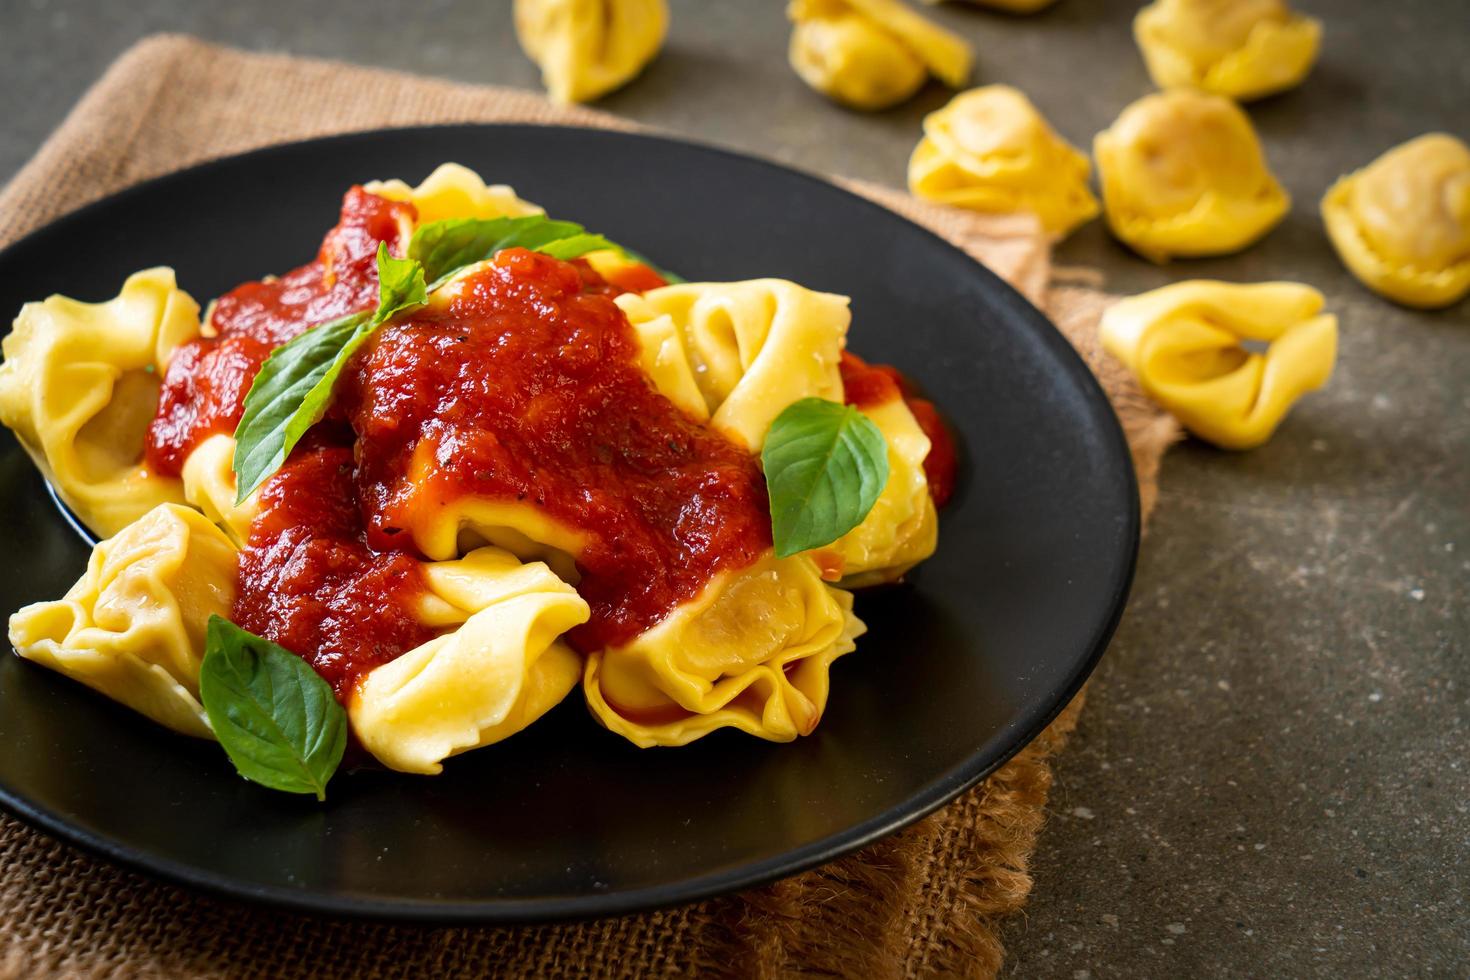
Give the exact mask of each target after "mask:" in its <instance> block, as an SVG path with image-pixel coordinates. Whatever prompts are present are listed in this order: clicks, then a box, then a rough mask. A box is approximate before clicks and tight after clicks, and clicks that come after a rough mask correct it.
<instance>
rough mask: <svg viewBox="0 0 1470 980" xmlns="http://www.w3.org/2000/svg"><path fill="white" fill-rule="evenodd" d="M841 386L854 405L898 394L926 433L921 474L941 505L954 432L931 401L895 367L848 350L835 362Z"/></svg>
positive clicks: (951, 469)
mask: <svg viewBox="0 0 1470 980" xmlns="http://www.w3.org/2000/svg"><path fill="white" fill-rule="evenodd" d="M839 369H840V370H841V372H842V389H843V393H844V395H845V397H846V399H847V403H848V404H849V405H852V406H853V407H855V408H867V407H869V406H872V405H882V404H884V403H886V402H890V401H893V400H894V399H895V398H902V399H903V400H904V402H905V404H907V405H908V407H909V411H910V412H912V413H913V414H914V421H916V422H918V423H919V428H920V429H922V430H923V432H924V435H926V436H928V437H929V455H928V456H925V457H924V477H925V479H926V480H927V481H928V483H929V496H930V497H932V498H933V499H934V506H936V507H943V506H944V505H945V504H947V503H948V502H949V498H950V497H951V496H953V495H954V484H955V475H956V472H957V470H958V469H959V460H958V456H957V454H956V452H955V442H954V436H953V435H951V434H950V431H949V425H948V424H947V423H946V422H945V421H944V417H943V416H942V415H940V414H939V409H938V408H936V407H935V406H934V403H933V402H931V401H929V400H928V399H925V398H920V397H919V395H918V392H917V390H916V389H915V388H914V385H913V383H912V382H910V381H909V379H908V378H906V377H904V376H903V374H902V373H901V372H900V371H899V370H898V369H897V368H895V367H890V366H889V365H887V364H869V363H868V362H867V361H865V360H863V359H862V358H861V357H858V356H857V355H856V354H853V353H851V352H850V351H843V352H842V362H841V363H840V364H839Z"/></svg>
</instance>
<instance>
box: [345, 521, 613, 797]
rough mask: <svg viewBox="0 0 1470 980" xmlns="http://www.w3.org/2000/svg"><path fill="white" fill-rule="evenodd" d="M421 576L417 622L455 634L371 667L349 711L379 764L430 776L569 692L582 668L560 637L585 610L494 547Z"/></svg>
mask: <svg viewBox="0 0 1470 980" xmlns="http://www.w3.org/2000/svg"><path fill="white" fill-rule="evenodd" d="M423 569H424V579H425V582H426V584H427V585H428V587H429V595H428V596H426V597H425V601H424V604H423V609H422V610H421V612H420V615H421V617H422V619H423V621H424V622H426V623H428V624H431V625H434V626H440V627H447V626H457V628H455V629H454V630H453V632H450V633H446V634H445V635H443V636H439V637H436V638H435V639H432V640H430V641H429V642H427V643H424V644H423V645H421V646H418V647H415V648H414V649H412V650H409V651H407V652H406V653H404V654H403V655H402V656H400V657H398V658H396V659H394V660H392V661H389V662H388V663H386V664H383V665H382V666H380V667H375V668H374V669H373V670H372V671H371V672H369V673H368V675H367V676H366V677H365V678H363V680H362V681H361V682H360V683H359V684H358V686H357V689H356V690H355V691H354V692H353V693H352V695H351V697H350V699H349V701H348V704H347V712H348V716H349V717H350V718H351V720H352V728H353V731H354V732H355V733H356V735H357V737H358V739H359V740H361V742H362V744H363V746H364V747H365V748H366V749H367V750H368V751H369V752H371V753H372V754H373V756H374V757H375V758H377V760H378V761H379V762H381V763H383V764H384V765H386V766H388V767H389V768H390V769H397V770H399V771H400V772H417V773H437V772H439V771H440V770H441V769H442V768H443V767H442V765H441V763H442V762H443V760H444V759H445V758H447V757H449V756H452V755H457V754H459V753H460V752H465V751H468V750H469V749H474V748H479V747H480V746H483V745H490V744H491V743H494V742H498V741H500V740H502V739H505V738H508V737H509V736H511V735H513V734H515V733H516V732H518V731H520V730H521V729H523V728H525V727H526V726H527V725H529V724H531V722H533V721H535V720H536V719H537V718H539V717H541V716H542V715H543V714H545V713H546V712H547V711H549V710H550V709H551V708H552V707H554V706H555V705H556V704H557V703H558V702H559V701H561V699H562V698H564V697H566V695H567V692H569V691H570V690H571V689H572V688H574V687H576V685H577V680H578V678H579V677H580V676H581V672H582V661H581V659H580V658H579V657H578V656H577V654H576V653H574V652H573V651H572V649H571V648H570V647H568V646H567V645H566V644H565V643H563V642H562V641H561V640H560V636H561V634H562V633H564V632H566V631H567V630H569V629H571V628H572V627H574V626H577V625H579V624H581V623H585V622H586V621H587V618H588V616H589V615H590V611H589V609H588V607H587V603H586V602H585V601H583V599H582V597H581V596H579V595H578V594H577V592H576V590H575V589H573V588H572V587H571V586H570V585H567V584H566V583H565V582H563V581H562V580H561V579H559V578H557V577H556V576H555V575H553V574H552V573H551V570H550V569H548V568H547V567H546V566H545V565H544V564H541V563H540V562H535V563H532V564H527V565H523V564H521V563H520V561H518V560H517V559H516V558H515V557H514V556H512V555H510V554H509V553H507V552H505V551H501V550H500V549H498V548H488V547H487V548H479V549H477V550H475V551H472V552H470V553H469V554H468V555H466V556H465V557H463V558H461V559H458V560H456V561H447V562H436V563H431V564H426V565H424V566H423Z"/></svg>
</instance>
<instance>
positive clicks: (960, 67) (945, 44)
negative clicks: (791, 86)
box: [787, 0, 974, 109]
mask: <svg viewBox="0 0 1470 980" xmlns="http://www.w3.org/2000/svg"><path fill="white" fill-rule="evenodd" d="M787 16H789V17H790V18H791V21H792V23H793V25H794V27H793V28H792V31H791V46H790V53H789V57H790V60H791V67H792V68H793V69H795V71H796V74H797V75H799V76H800V77H801V79H802V81H804V82H806V83H807V84H808V85H810V86H811V87H812V88H814V89H816V90H817V91H818V92H821V93H822V94H823V95H826V96H828V97H830V98H832V99H835V100H836V101H838V102H841V103H843V104H845V105H849V106H852V107H853V108H855V109H884V108H887V107H888V106H892V105H897V104H898V103H899V102H902V101H903V100H905V99H907V98H908V97H909V96H911V95H913V94H914V93H915V92H917V91H918V90H919V88H920V86H922V85H923V84H924V80H925V79H926V78H928V76H929V75H931V74H932V75H934V76H935V77H936V78H938V79H939V80H940V81H942V82H944V83H945V84H946V85H950V86H952V87H954V88H958V87H960V86H961V85H963V84H965V81H966V80H967V79H968V78H969V77H970V66H971V63H972V61H973V60H974V55H973V54H972V52H971V51H970V46H969V45H968V44H967V43H966V42H965V41H964V39H963V38H960V37H958V36H957V35H955V34H952V33H950V32H949V31H947V30H945V29H943V28H942V27H939V26H938V25H936V24H933V23H930V22H929V21H928V20H926V19H925V18H923V17H922V16H920V15H919V14H918V13H916V12H915V11H913V10H911V9H909V8H908V7H906V6H905V5H904V4H902V3H900V2H898V0H793V2H792V3H791V4H790V5H789V6H788V7H787Z"/></svg>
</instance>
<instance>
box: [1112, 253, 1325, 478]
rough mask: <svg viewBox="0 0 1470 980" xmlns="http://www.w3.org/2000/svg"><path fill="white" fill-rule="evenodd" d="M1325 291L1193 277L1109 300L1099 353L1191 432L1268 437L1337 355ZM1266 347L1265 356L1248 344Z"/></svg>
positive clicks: (1244, 439) (1250, 439) (1319, 382)
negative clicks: (1105, 354) (1113, 359)
mask: <svg viewBox="0 0 1470 980" xmlns="http://www.w3.org/2000/svg"><path fill="white" fill-rule="evenodd" d="M1322 307H1323V299H1322V294H1321V293H1319V292H1317V290H1315V289H1312V288H1311V287H1310V286H1303V285H1299V284H1297V283H1291V282H1268V283H1259V284H1255V285H1240V284H1235V283H1224V282H1210V281H1206V280H1194V281H1190V282H1180V283H1175V284H1173V285H1171V286H1165V287H1164V288H1162V289H1156V290H1154V291H1152V292H1148V293H1143V294H1142V295H1139V296H1133V297H1130V298H1128V299H1125V300H1121V301H1119V302H1118V303H1115V304H1114V305H1113V306H1112V307H1110V308H1109V309H1108V311H1107V312H1106V313H1104V314H1103V318H1102V322H1101V325H1100V327H1099V331H1100V336H1101V339H1102V344H1103V347H1104V348H1105V349H1106V350H1107V351H1108V352H1109V353H1111V354H1112V355H1113V356H1114V357H1116V358H1118V359H1119V360H1120V361H1122V362H1123V363H1124V364H1125V365H1126V366H1127V367H1128V368H1129V370H1131V371H1132V372H1133V373H1134V374H1135V375H1136V376H1137V378H1138V383H1139V386H1140V387H1141V388H1143V390H1144V392H1145V393H1146V394H1148V396H1149V397H1151V398H1153V399H1154V400H1155V401H1157V402H1158V403H1159V404H1161V405H1163V406H1164V407H1165V408H1167V409H1168V410H1169V411H1170V412H1172V413H1173V414H1174V416H1175V417H1176V418H1178V419H1179V421H1180V422H1182V423H1183V424H1184V427H1185V428H1187V429H1188V430H1189V431H1190V432H1192V433H1194V434H1195V435H1197V436H1199V437H1200V438H1201V439H1204V440H1206V441H1208V442H1212V443H1214V444H1215V445H1217V446H1220V447H1222V448H1225V449H1249V448H1251V447H1253V446H1258V445H1260V444H1261V443H1263V442H1265V441H1266V440H1267V439H1269V438H1271V434H1272V433H1273V432H1275V431H1276V427H1277V426H1278V425H1280V423H1281V420H1282V419H1283V418H1285V417H1286V413H1287V411H1289V410H1290V408H1291V406H1292V405H1293V404H1295V403H1296V401H1297V399H1298V398H1300V397H1301V396H1302V395H1304V394H1305V393H1307V392H1309V391H1313V390H1315V389H1317V388H1320V387H1322V386H1323V385H1324V384H1326V383H1327V379H1328V378H1329V377H1331V375H1332V365H1333V362H1334V361H1335V360H1336V358H1337V318H1336V317H1335V316H1333V315H1332V314H1330V313H1324V312H1322ZM1251 342H1256V343H1266V344H1269V346H1268V347H1267V348H1266V350H1265V352H1264V353H1259V352H1256V351H1253V350H1250V349H1248V348H1247V347H1246V344H1247V343H1251Z"/></svg>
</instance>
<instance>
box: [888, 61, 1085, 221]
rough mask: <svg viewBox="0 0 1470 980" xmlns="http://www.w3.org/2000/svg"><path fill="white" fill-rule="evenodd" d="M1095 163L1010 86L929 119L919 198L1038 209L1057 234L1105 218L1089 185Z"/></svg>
mask: <svg viewBox="0 0 1470 980" xmlns="http://www.w3.org/2000/svg"><path fill="white" fill-rule="evenodd" d="M1091 171H1092V167H1091V165H1090V164H1089V163H1088V161H1087V157H1086V156H1085V155H1084V154H1082V153H1081V152H1080V151H1078V150H1077V149H1076V148H1074V147H1072V146H1070V145H1069V144H1068V143H1066V141H1064V140H1063V139H1062V138H1061V137H1060V136H1058V135H1057V134H1056V132H1055V131H1053V130H1052V128H1051V127H1050V126H1049V125H1047V122H1046V120H1045V119H1043V118H1042V117H1041V114H1040V113H1039V112H1037V111H1036V107H1035V106H1034V105H1032V104H1031V101H1030V100H1029V99H1027V98H1026V96H1025V95H1023V94H1021V93H1020V92H1019V91H1017V90H1016V89H1013V88H1011V87H1010V86H1008V85H987V86H985V87H984V88H977V89H974V90H972V91H969V92H965V93H963V94H961V95H957V96H955V97H954V99H953V101H951V102H950V103H949V105H947V106H945V107H944V108H943V109H940V110H939V111H938V112H933V113H930V114H929V115H928V116H927V117H926V118H925V119H924V138H923V139H921V140H920V141H919V145H918V146H917V147H916V148H915V149H914V155H913V157H912V158H910V160H909V189H910V190H911V191H913V192H914V193H915V194H916V195H918V196H919V197H927V198H929V199H930V200H934V201H939V202H941V203H943V204H952V205H955V206H957V207H962V208H971V209H973V210H976V211H990V212H1012V211H1030V212H1032V213H1033V214H1035V215H1037V216H1038V217H1039V218H1040V219H1041V224H1042V227H1044V228H1045V229H1046V231H1047V232H1048V233H1049V234H1051V235H1055V236H1057V237H1062V236H1065V235H1066V234H1067V233H1068V232H1070V231H1071V230H1072V229H1073V228H1075V227H1077V226H1078V225H1080V224H1082V223H1083V222H1085V221H1090V220H1091V219H1092V218H1094V217H1096V216H1097V212H1098V205H1097V199H1096V198H1095V197H1093V196H1092V192H1091V191H1090V190H1088V189H1087V178H1088V175H1089V174H1090V173H1091Z"/></svg>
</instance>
